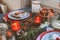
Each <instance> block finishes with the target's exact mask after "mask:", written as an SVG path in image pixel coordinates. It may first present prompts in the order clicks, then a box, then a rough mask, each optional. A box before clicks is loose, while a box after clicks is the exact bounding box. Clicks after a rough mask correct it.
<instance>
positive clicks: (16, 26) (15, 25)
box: [11, 21, 20, 31]
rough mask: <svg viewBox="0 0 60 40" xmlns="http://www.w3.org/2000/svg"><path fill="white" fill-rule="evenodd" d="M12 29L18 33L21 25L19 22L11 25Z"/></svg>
mask: <svg viewBox="0 0 60 40" xmlns="http://www.w3.org/2000/svg"><path fill="white" fill-rule="evenodd" d="M11 28H12V30H13V31H18V30H19V29H20V23H19V22H18V21H14V22H12V23H11Z"/></svg>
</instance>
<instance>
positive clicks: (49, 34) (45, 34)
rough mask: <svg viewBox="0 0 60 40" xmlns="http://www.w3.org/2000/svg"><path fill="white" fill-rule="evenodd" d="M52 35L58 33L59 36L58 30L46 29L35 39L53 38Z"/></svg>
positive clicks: (48, 39)
mask: <svg viewBox="0 0 60 40" xmlns="http://www.w3.org/2000/svg"><path fill="white" fill-rule="evenodd" d="M52 35H58V36H59V37H60V30H53V31H46V32H43V33H42V34H40V35H39V36H38V37H37V39H36V40H52V38H53V40H55V39H54V37H53V36H52ZM55 37H56V36H55Z"/></svg>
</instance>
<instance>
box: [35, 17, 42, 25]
mask: <svg viewBox="0 0 60 40" xmlns="http://www.w3.org/2000/svg"><path fill="white" fill-rule="evenodd" d="M34 22H35V23H36V24H40V23H41V17H40V16H36V17H35V19H34Z"/></svg>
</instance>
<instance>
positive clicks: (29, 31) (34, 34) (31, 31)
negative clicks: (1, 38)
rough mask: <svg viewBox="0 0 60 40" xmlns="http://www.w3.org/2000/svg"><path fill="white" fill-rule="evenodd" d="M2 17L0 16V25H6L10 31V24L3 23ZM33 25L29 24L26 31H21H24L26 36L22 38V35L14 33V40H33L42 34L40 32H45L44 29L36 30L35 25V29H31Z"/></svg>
mask: <svg viewBox="0 0 60 40" xmlns="http://www.w3.org/2000/svg"><path fill="white" fill-rule="evenodd" d="M34 15H36V14H34ZM34 15H33V16H34ZM3 16H4V14H0V23H6V24H7V25H8V27H9V29H8V30H11V28H10V24H9V23H8V22H5V21H4V20H3ZM32 18H33V17H32ZM28 19H29V18H28ZM28 19H26V20H25V21H27V20H28ZM25 21H23V22H22V23H21V24H22V26H24V22H25ZM30 24H31V25H30ZM33 25H34V24H33V23H29V25H28V26H27V29H26V30H23V29H22V31H24V34H25V33H26V32H27V34H28V35H25V36H24V34H22V35H17V34H16V32H14V35H15V38H16V40H35V39H36V38H37V36H38V35H39V34H40V33H42V32H44V31H45V29H41V28H38V26H37V25H36V24H35V25H36V28H35V26H34V27H33ZM19 37H20V38H19Z"/></svg>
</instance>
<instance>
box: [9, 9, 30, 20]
mask: <svg viewBox="0 0 60 40" xmlns="http://www.w3.org/2000/svg"><path fill="white" fill-rule="evenodd" d="M16 12H24V11H23V10H16V11H12V12H10V13H9V14H8V18H10V19H13V20H22V19H25V18H27V17H29V16H30V13H29V12H24V14H23V15H21V14H19V16H20V17H19V18H16V17H13V16H12V14H14V13H16Z"/></svg>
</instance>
